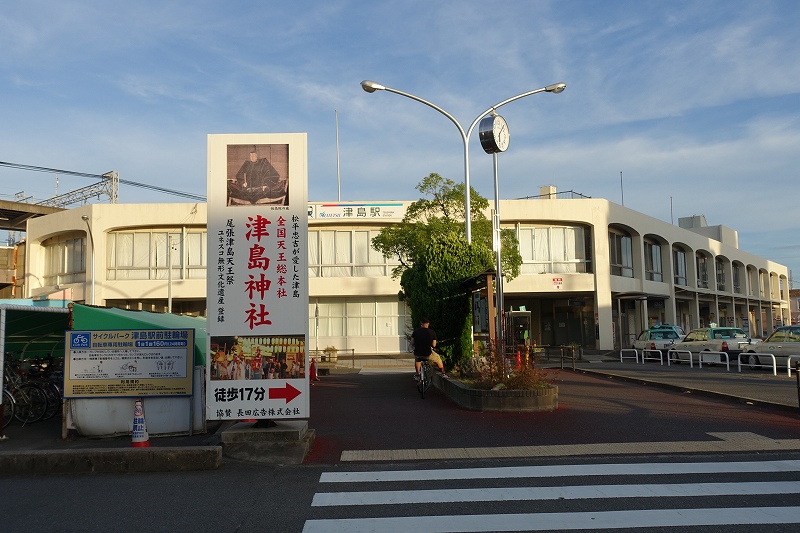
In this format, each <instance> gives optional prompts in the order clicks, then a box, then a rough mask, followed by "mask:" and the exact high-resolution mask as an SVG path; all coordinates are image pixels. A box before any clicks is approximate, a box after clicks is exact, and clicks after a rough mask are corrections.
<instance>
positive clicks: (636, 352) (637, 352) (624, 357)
mask: <svg viewBox="0 0 800 533" xmlns="http://www.w3.org/2000/svg"><path fill="white" fill-rule="evenodd" d="M623 352H633V356H630V355H622V354H623ZM623 359H636V362H637V363H638V362H639V350H637V349H636V348H622V349H621V350H620V351H619V362H620V363H622V362H623V361H622V360H623Z"/></svg>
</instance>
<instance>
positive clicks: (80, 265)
mask: <svg viewBox="0 0 800 533" xmlns="http://www.w3.org/2000/svg"><path fill="white" fill-rule="evenodd" d="M44 256H45V268H44V284H45V285H59V284H63V283H80V282H83V281H85V280H86V243H85V241H84V239H83V237H77V238H55V239H51V240H48V241H46V242H45V243H44Z"/></svg>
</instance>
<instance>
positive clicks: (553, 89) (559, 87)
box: [544, 83, 567, 94]
mask: <svg viewBox="0 0 800 533" xmlns="http://www.w3.org/2000/svg"><path fill="white" fill-rule="evenodd" d="M566 88H567V84H566V83H554V84H553V85H548V86H547V87H545V88H544V90H545V91H547V92H549V93H553V94H558V93H560V92H563V91H564V89H566Z"/></svg>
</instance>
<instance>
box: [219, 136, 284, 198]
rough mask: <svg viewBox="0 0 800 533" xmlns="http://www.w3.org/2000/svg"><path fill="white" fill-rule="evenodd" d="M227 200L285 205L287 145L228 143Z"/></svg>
mask: <svg viewBox="0 0 800 533" xmlns="http://www.w3.org/2000/svg"><path fill="white" fill-rule="evenodd" d="M227 181H228V204H227V205H229V206H236V205H264V206H270V205H271V206H287V205H289V145H288V144H234V145H230V144H229V145H228V161H227Z"/></svg>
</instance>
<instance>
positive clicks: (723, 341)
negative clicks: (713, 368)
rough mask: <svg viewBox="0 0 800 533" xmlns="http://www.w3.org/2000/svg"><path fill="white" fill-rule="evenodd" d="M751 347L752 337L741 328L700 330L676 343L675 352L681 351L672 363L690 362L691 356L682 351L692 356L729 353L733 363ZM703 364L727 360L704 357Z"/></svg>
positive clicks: (675, 355) (674, 354) (691, 332)
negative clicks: (713, 359)
mask: <svg viewBox="0 0 800 533" xmlns="http://www.w3.org/2000/svg"><path fill="white" fill-rule="evenodd" d="M749 346H750V336H749V335H748V334H747V333H745V331H744V330H743V329H741V328H730V327H711V328H699V329H693V330H692V331H690V332H689V333H688V334H687V335H686V337H684V338H683V340H682V341H680V342H678V343H675V345H674V346H673V349H674V350H679V352H677V353H673V354H672V361H674V362H676V363H680V362H681V361H688V360H689V356H688V354H686V353H680V351H684V352H686V351H688V352H691V353H692V355H696V354H699V353H700V352H727V353H728V354H729V355H728V357H729V358H730V360H731V361H732V362H735V361H736V358H737V357H739V356H740V354H742V353H743V352H744V351H745V350H746V349H747V348H748V347H749ZM703 362H719V363H724V362H725V360H724V358H723V359H717V360H716V361H712V360H711V358H710V357H704V358H703Z"/></svg>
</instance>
